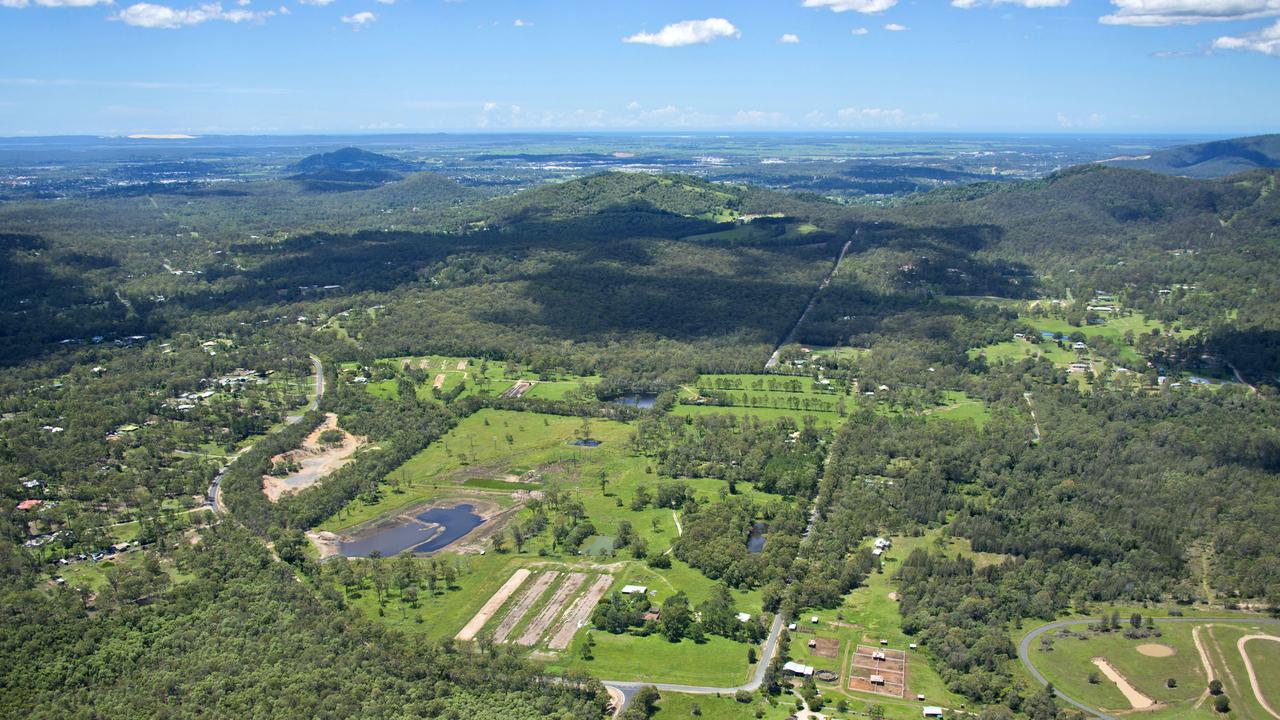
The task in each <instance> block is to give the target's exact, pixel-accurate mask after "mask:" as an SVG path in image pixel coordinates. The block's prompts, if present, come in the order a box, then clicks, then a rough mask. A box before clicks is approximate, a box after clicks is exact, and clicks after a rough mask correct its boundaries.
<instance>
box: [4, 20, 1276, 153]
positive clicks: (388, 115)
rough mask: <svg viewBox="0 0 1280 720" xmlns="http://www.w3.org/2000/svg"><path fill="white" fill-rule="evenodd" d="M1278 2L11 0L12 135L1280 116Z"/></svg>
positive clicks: (1134, 128)
mask: <svg viewBox="0 0 1280 720" xmlns="http://www.w3.org/2000/svg"><path fill="white" fill-rule="evenodd" d="M1278 18H1280V0H1110V1H1108V0H1002V1H1000V2H995V1H993V0H952V2H950V3H949V2H948V1H947V0H734V1H731V2H730V1H720V2H711V1H701V0H684V1H681V2H669V1H667V0H642V1H635V2H623V1H622V0H595V1H587V0H554V1H553V0H523V1H516V0H455V1H445V0H309V1H308V2H302V1H301V0H223V2H222V3H221V4H217V3H203V2H201V0H155V2H132V1H131V0H115V2H111V1H110V0H105V1H104V0H0V48H4V49H3V51H0V135H23V134H68V133H91V134H129V133H192V134H210V133H298V132H362V131H423V130H427V131H431V130H444V131H506V130H522V131H523V130H548V131H550V130H561V129H573V130H661V129H680V130H775V129H777V130H796V131H803V130H834V131H846V130H864V131H871V130H875V131H893V130H902V131H932V132H953V131H954V132H974V131H991V132H1063V131H1067V132H1073V133H1078V132H1098V133H1224V134H1226V133H1239V134H1246V133H1260V132H1276V131H1280V19H1278Z"/></svg>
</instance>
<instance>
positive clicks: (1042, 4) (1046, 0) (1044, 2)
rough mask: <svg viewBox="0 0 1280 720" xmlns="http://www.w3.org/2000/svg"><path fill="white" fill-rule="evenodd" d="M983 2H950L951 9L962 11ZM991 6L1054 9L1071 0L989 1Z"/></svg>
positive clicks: (1064, 5)
mask: <svg viewBox="0 0 1280 720" xmlns="http://www.w3.org/2000/svg"><path fill="white" fill-rule="evenodd" d="M983 4H984V2H983V0H951V7H958V8H960V9H962V10H968V9H970V8H976V7H979V6H981V5H983ZM990 4H992V5H1017V6H1019V7H1024V8H1033V9H1034V8H1056V7H1066V6H1067V5H1070V4H1071V0H990Z"/></svg>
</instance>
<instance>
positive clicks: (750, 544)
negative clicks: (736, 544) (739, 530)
mask: <svg viewBox="0 0 1280 720" xmlns="http://www.w3.org/2000/svg"><path fill="white" fill-rule="evenodd" d="M767 532H769V526H768V525H765V524H764V523H763V522H760V521H756V524H755V525H752V526H751V535H749V536H748V537H747V552H749V553H753V554H757V553H759V552H760V551H762V550H764V535H765V533H767Z"/></svg>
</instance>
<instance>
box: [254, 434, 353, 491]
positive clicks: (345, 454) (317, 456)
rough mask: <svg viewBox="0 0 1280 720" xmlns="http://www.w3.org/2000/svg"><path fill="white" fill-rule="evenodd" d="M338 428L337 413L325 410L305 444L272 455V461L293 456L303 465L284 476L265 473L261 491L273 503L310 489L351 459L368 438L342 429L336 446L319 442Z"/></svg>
mask: <svg viewBox="0 0 1280 720" xmlns="http://www.w3.org/2000/svg"><path fill="white" fill-rule="evenodd" d="M338 429H339V428H338V416H337V415H334V414H333V413H326V414H325V417H324V422H323V423H321V424H320V427H318V428H316V429H315V430H314V431H312V433H311V434H310V435H308V436H307V439H306V440H303V441H302V447H300V448H298V449H297V450H290V451H289V452H287V453H283V454H281V455H277V456H275V457H274V458H272V459H271V461H272V463H276V462H280V461H282V460H285V459H287V458H291V459H292V460H293V461H294V462H296V463H297V464H298V465H299V466H300V469H299V470H298V471H297V472H295V473H292V474H290V475H287V476H285V477H274V476H272V475H263V476H262V492H264V493H266V495H267V499H268V500H270V501H271V502H277V501H279V500H280V498H281V496H283V495H285V494H287V493H296V492H299V491H301V490H304V489H306V488H309V487H311V486H312V485H315V484H316V483H318V482H320V481H321V480H323V479H324V478H325V477H326V476H327V475H329V473H331V472H333V471H335V470H337V469H338V468H340V467H342V466H343V465H346V464H347V463H348V462H350V461H351V456H352V455H354V454H355V452H356V450H359V449H360V446H362V445H364V444H365V443H366V442H367V440H366V439H365V438H361V437H356V436H355V435H352V434H350V433H348V432H345V431H343V432H342V443H341V444H339V445H333V446H322V445H320V442H319V439H320V434H321V433H323V432H324V431H326V430H338Z"/></svg>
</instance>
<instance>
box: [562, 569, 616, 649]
mask: <svg viewBox="0 0 1280 720" xmlns="http://www.w3.org/2000/svg"><path fill="white" fill-rule="evenodd" d="M612 584H613V576H612V575H600V576H598V577H597V578H596V580H595V582H594V583H592V584H591V588H590V589H589V590H587V592H586V593H585V594H584V595H582V596H581V597H579V598H578V599H577V601H575V602H574V603H573V605H571V606H570V607H569V609H568V611H566V612H565V614H564V617H562V618H560V624H559V625H557V626H556V629H555V634H554V635H553V636H552V638H551V642H550V643H549V644H548V647H550V648H551V649H552V650H564V649H565V648H567V647H569V643H571V642H573V636H574V635H576V634H577V633H578V628H580V627H582V626H583V625H584V624H586V622H587V619H588V618H590V617H591V611H592V610H595V609H596V603H598V602H600V598H602V597H604V594H605V592H606V591H607V590H608V589H609V586H610V585H612Z"/></svg>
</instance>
